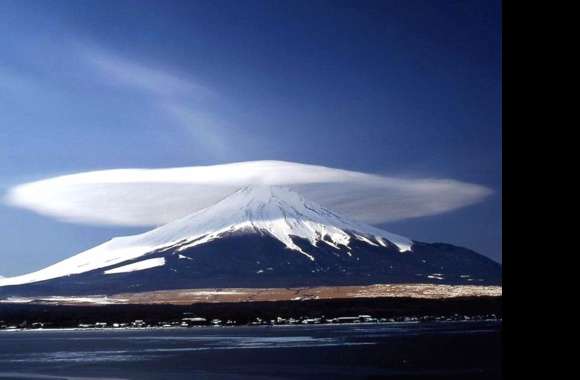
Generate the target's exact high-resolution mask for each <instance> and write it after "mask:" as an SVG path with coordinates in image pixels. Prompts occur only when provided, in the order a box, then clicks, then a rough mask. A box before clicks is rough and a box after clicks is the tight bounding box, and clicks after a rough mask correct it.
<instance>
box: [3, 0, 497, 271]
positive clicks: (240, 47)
mask: <svg viewBox="0 0 580 380" xmlns="http://www.w3.org/2000/svg"><path fill="white" fill-rule="evenodd" d="M500 24H501V14H500V3H499V2H494V1H489V0H480V1H407V0H405V1H402V0H401V1H386V0H385V1H353V2H349V1H244V2H237V1H231V0H230V1H143V0H139V1H120V0H116V1H50V2H49V1H31V0H29V1H7V0H0V47H1V53H0V191H1V192H6V191H7V189H9V188H10V187H11V186H14V185H17V184H19V183H22V182H27V181H33V180H37V179H42V178H47V177H52V176H55V175H59V174H65V173H72V172H80V171H87V170H96V169H111V168H123V167H136V168H139V167H146V168H162V167H175V166H193V165H205V164H219V163H228V162H236V161H247V160H262V159H273V160H286V161H297V162H303V163H309V164H317V165H325V166H331V167H338V168H344V169H349V170H357V171H364V172H371V173H379V174H387V175H394V176H401V177H409V178H414V177H421V178H423V177H428V178H431V177H434V178H452V179H456V180H461V181H467V182H472V183H477V184H481V185H484V186H487V187H489V188H491V189H492V190H493V191H494V194H493V195H491V196H489V197H488V198H486V200H485V201H483V202H481V203H479V204H476V205H472V206H469V207H466V208H463V209H460V210H456V211H452V212H448V213H445V214H441V215H436V216H430V217H423V218H418V219H408V220H404V221H399V222H392V223H388V224H386V225H383V226H382V227H384V228H385V229H387V230H389V231H392V232H395V233H399V234H403V235H406V236H409V237H411V238H413V239H416V240H423V241H444V242H450V243H454V244H458V245H462V246H466V247H469V248H472V249H475V250H476V251H478V252H481V253H483V254H485V255H487V256H489V257H491V258H493V259H495V260H498V261H501V55H500V52H501V28H500ZM143 230H144V228H120V227H103V226H86V225H76V224H72V223H63V222H59V221H55V220H52V219H50V218H47V217H44V216H40V215H36V214H33V213H31V212H29V211H26V210H20V209H17V208H13V207H9V206H7V205H0V231H2V232H1V235H2V236H1V237H2V241H3V246H2V248H1V249H0V257H1V258H2V260H1V261H0V262H1V263H2V264H1V267H0V274H2V275H5V276H6V275H16V274H20V273H24V272H28V271H32V270H35V269H40V268H42V267H44V266H46V265H48V264H51V263H53V262H55V261H57V260H59V259H63V258H66V257H69V256H71V255H72V254H74V253H77V252H79V251H81V250H84V249H87V248H89V247H91V246H94V245H96V244H98V243H100V242H102V241H104V240H106V239H109V238H111V237H112V236H116V235H120V234H127V233H134V232H139V231H143Z"/></svg>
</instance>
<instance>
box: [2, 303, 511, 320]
mask: <svg viewBox="0 0 580 380" xmlns="http://www.w3.org/2000/svg"><path fill="white" fill-rule="evenodd" d="M360 314H369V315H372V316H374V317H384V318H397V317H424V316H452V315H455V314H458V315H465V316H476V315H485V314H495V315H497V316H500V317H501V297H469V298H450V299H417V298H360V299H330V300H307V301H275V302H241V303H205V304H203V303H200V304H193V305H98V306H76V305H75V306H70V305H47V304H0V321H3V322H4V323H6V324H20V323H22V322H27V323H28V324H30V323H34V322H43V323H45V324H46V326H47V327H76V326H77V325H78V324H79V323H95V322H120V323H128V322H131V321H134V320H136V319H141V320H144V321H146V322H157V321H172V320H180V319H181V318H183V317H184V316H196V317H204V318H207V319H212V318H217V319H221V320H235V321H237V323H238V324H246V323H249V322H251V321H253V320H255V319H256V318H261V319H263V320H270V319H275V318H276V317H282V318H290V317H293V318H298V317H302V316H309V317H321V316H325V317H327V318H336V317H341V316H356V315H360Z"/></svg>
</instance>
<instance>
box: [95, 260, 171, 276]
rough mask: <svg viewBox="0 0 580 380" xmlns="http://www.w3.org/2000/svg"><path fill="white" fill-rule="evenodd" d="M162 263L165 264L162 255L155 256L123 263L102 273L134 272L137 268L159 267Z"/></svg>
mask: <svg viewBox="0 0 580 380" xmlns="http://www.w3.org/2000/svg"><path fill="white" fill-rule="evenodd" d="M163 265H165V258H164V257H157V258H154V259H148V260H143V261H138V262H136V263H133V264H129V265H123V266H122V267H118V268H113V269H109V270H106V271H105V272H104V273H105V274H115V273H127V272H136V271H139V270H145V269H150V268H155V267H160V266H163Z"/></svg>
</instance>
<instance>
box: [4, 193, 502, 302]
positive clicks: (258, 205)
mask: <svg viewBox="0 0 580 380" xmlns="http://www.w3.org/2000/svg"><path fill="white" fill-rule="evenodd" d="M499 281H500V267H499V265H498V264H497V263H495V262H493V261H491V260H489V259H487V258H485V257H483V256H480V255H478V254H476V253H475V252H472V251H469V250H466V249H463V248H458V247H453V246H451V245H444V244H439V245H437V244H426V243H419V242H413V241H411V240H409V239H407V238H404V237H402V236H399V235H395V234H391V233H389V232H386V231H383V230H381V229H378V228H375V227H372V226H369V225H366V224H362V223H358V222H355V221H352V220H349V219H347V218H344V217H342V216H340V215H337V214H336V213H334V212H332V211H330V210H328V209H325V208H324V207H321V206H320V205H318V204H316V203H313V202H309V201H307V200H305V199H303V198H302V197H301V196H300V195H299V194H297V193H295V192H292V191H290V190H288V189H285V188H278V187H260V186H258V187H247V188H243V189H241V190H239V191H237V192H236V193H234V194H232V195H230V196H228V197H226V198H225V199H223V200H222V201H220V202H218V203H216V204H215V205H213V206H211V207H208V208H206V209H204V210H201V211H199V212H196V213H194V214H192V215H190V216H188V217H185V218H182V219H180V220H177V221H175V222H172V223H169V224H167V225H164V226H162V227H159V228H156V229H154V230H152V231H149V232H146V233H144V234H140V235H134V236H126V237H120V238H115V239H112V240H111V241H109V242H106V243H104V244H102V245H99V246H97V247H95V248H92V249H90V250H87V251H85V252H82V253H80V254H78V255H76V256H73V257H71V258H69V259H66V260H63V261H61V262H59V263H56V264H54V265H52V266H50V267H47V268H45V269H43V270H40V271H38V272H34V273H30V274H26V275H23V276H17V277H12V278H3V279H0V286H2V288H0V294H1V293H6V292H14V291H17V292H18V293H27V292H29V291H32V290H31V289H35V290H34V292H36V291H38V292H53V293H63V292H72V293H85V294H86V293H102V292H105V293H110V292H119V291H127V290H131V289H133V290H154V289H171V288H187V287H241V286H245V287H256V286H272V287H274V286H310V285H332V284H366V283H379V282H383V283H401V282H435V283H471V284H476V283H482V284H483V283H485V284H488V283H498V282H499Z"/></svg>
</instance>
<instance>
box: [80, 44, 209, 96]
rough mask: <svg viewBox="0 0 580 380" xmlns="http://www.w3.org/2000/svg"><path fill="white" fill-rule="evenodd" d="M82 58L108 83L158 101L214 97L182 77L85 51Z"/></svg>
mask: <svg viewBox="0 0 580 380" xmlns="http://www.w3.org/2000/svg"><path fill="white" fill-rule="evenodd" d="M84 57H85V59H86V61H87V62H88V63H90V64H91V65H93V66H94V68H96V69H97V70H98V71H99V72H100V73H101V74H102V75H103V77H104V78H105V79H106V80H107V81H108V82H109V83H110V84H115V85H121V86H128V87H133V88H135V89H138V90H141V91H145V92H147V93H149V94H150V95H153V96H157V97H161V98H174V99H175V98H188V99H189V98H195V99H198V100H199V99H203V98H206V97H209V96H212V95H214V92H213V91H211V90H210V89H208V88H207V87H205V86H203V85H200V84H198V83H195V82H194V81H193V80H192V79H190V78H187V77H186V76H185V75H183V74H177V73H172V72H171V71H170V70H168V69H162V68H159V67H155V66H152V65H146V64H143V63H138V62H134V61H131V60H128V59H125V58H121V57H119V56H116V55H114V54H112V53H107V52H104V51H102V50H97V49H90V50H85V52H84Z"/></svg>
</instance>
